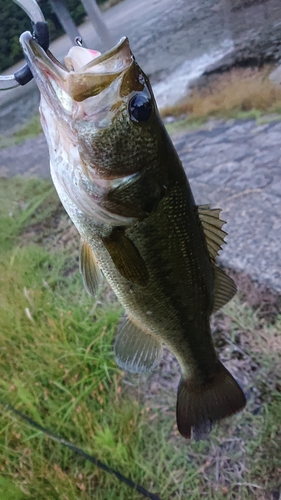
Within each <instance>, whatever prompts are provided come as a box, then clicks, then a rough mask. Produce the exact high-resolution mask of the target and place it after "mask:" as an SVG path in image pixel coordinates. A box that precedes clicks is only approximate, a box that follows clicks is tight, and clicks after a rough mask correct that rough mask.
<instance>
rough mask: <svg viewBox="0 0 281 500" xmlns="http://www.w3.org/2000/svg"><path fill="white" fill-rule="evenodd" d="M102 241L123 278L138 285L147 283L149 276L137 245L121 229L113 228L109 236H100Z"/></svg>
mask: <svg viewBox="0 0 281 500" xmlns="http://www.w3.org/2000/svg"><path fill="white" fill-rule="evenodd" d="M102 241H103V243H104V245H105V247H106V249H107V250H108V252H109V253H110V256H111V258H112V260H113V262H114V264H115V266H116V268H117V270H118V271H119V273H120V274H121V275H122V276H123V277H124V278H126V279H127V280H128V281H131V282H132V283H136V284H137V285H140V286H145V285H147V283H148V279H149V276H148V271H147V268H146V265H145V262H144V260H143V258H142V256H141V255H140V253H139V251H138V249H137V247H136V246H135V245H134V243H133V242H132V241H131V240H130V239H129V238H127V236H126V235H125V234H124V232H123V230H122V229H119V228H114V229H113V230H112V232H111V234H110V235H109V236H107V237H104V238H102Z"/></svg>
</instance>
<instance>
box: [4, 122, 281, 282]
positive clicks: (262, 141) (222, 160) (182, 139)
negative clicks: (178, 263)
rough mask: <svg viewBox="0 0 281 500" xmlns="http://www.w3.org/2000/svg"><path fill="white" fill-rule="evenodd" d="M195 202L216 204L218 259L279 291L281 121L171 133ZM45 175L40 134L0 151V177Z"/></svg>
mask: <svg viewBox="0 0 281 500" xmlns="http://www.w3.org/2000/svg"><path fill="white" fill-rule="evenodd" d="M174 142H175V145H176V148H177V150H178V152H179V154H180V157H181V158H182V161H183V165H184V167H185V170H186V173H187V176H188V178H189V180H190V183H191V187H192V190H193V192H194V195H195V199H196V202H197V203H198V204H205V203H211V205H212V206H213V207H220V208H222V210H223V211H222V218H223V219H224V220H226V221H227V227H226V230H227V232H228V233H229V236H228V238H227V241H228V244H227V245H226V246H225V247H224V250H223V252H222V253H221V257H220V260H221V262H222V263H223V264H224V265H226V266H229V267H231V268H233V269H236V270H240V271H244V272H246V273H247V274H249V275H250V276H251V277H252V278H253V279H255V280H257V281H262V282H265V283H266V284H267V285H268V286H269V287H271V288H273V289H275V290H277V291H279V292H281V251H280V249H281V154H280V142H281V122H271V123H266V124H263V125H259V124H257V123H256V122H255V121H234V122H233V121H232V122H227V123H224V122H209V123H208V124H206V125H205V126H204V127H202V128H201V129H200V130H196V131H190V132H185V133H181V134H178V135H176V136H175V137H174ZM15 174H21V175H26V176H30V175H38V176H40V177H48V176H49V175H50V174H49V161H48V151H47V145H46V143H45V139H44V137H43V135H41V136H39V137H38V138H36V139H33V140H27V141H25V142H24V143H23V144H21V145H18V146H13V147H11V148H8V149H4V150H2V151H0V176H7V177H9V176H13V175H15Z"/></svg>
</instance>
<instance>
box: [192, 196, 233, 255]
mask: <svg viewBox="0 0 281 500" xmlns="http://www.w3.org/2000/svg"><path fill="white" fill-rule="evenodd" d="M220 212H221V210H220V209H219V208H213V209H211V208H210V205H201V206H198V214H199V218H200V220H201V223H202V226H203V230H204V234H205V237H206V243H207V247H208V250H209V253H210V256H211V259H212V260H215V259H216V257H217V255H218V253H219V251H220V250H221V246H222V245H223V244H224V243H226V242H225V241H224V238H225V236H226V235H227V233H226V232H225V231H224V230H223V229H222V226H223V225H224V224H225V221H223V220H221V219H220V218H219V215H220Z"/></svg>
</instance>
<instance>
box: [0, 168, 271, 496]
mask: <svg viewBox="0 0 281 500" xmlns="http://www.w3.org/2000/svg"><path fill="white" fill-rule="evenodd" d="M0 200H1V202H0V203H1V206H0V214H1V215H0V227H1V239H0V269H1V273H0V304H1V307H0V341H1V358H0V401H1V414H0V429H1V431H0V450H1V451H0V498H5V499H7V500H8V499H9V495H10V497H11V498H13V500H22V499H23V498H29V499H31V500H32V499H34V500H38V498H42V499H43V500H78V499H79V500H80V499H82V500H90V499H91V498H95V499H97V500H99V499H100V500H104V499H105V498H106V499H107V500H111V499H112V500H113V499H114V500H115V499H116V498H118V499H121V500H122V499H123V500H125V499H127V498H130V499H132V500H137V499H140V498H143V497H142V496H141V495H140V494H139V493H136V492H133V491H132V490H128V487H127V486H126V485H124V484H122V483H120V482H119V481H118V480H117V479H116V478H115V477H112V476H110V475H108V474H106V473H105V472H103V471H101V470H100V469H98V468H96V467H95V466H93V465H92V464H91V463H89V462H87V461H85V460H84V459H83V458H81V457H80V456H78V455H75V454H74V453H73V452H71V451H70V450H69V449H67V448H65V447H63V446H62V445H61V444H59V443H57V442H54V441H51V440H50V438H48V437H46V436H44V435H43V434H42V433H41V432H39V431H38V430H36V429H34V428H32V427H31V426H30V425H29V424H27V423H25V422H23V421H21V420H20V419H19V418H18V417H16V416H15V415H14V414H13V413H11V412H10V411H9V410H8V409H7V408H6V407H5V406H3V405H2V403H3V402H4V403H8V404H11V405H13V406H15V407H16V408H17V409H18V410H20V411H21V412H23V413H25V414H26V415H28V416H30V417H31V418H33V419H35V420H36V421H37V422H38V423H39V424H41V425H43V426H46V427H48V428H49V429H51V430H52V431H53V432H54V433H56V434H59V435H60V436H61V437H63V438H64V439H66V440H69V441H71V442H73V443H74V444H76V445H77V446H79V447H81V448H82V449H84V450H85V451H87V452H88V453H90V454H92V455H95V456H96V457H98V458H99V459H101V460H103V461H104V462H106V463H107V464H108V465H110V466H112V467H114V468H115V469H118V470H119V471H120V472H121V473H123V474H124V475H126V476H129V477H131V478H132V479H133V480H134V481H136V482H137V483H139V484H142V485H143V486H145V487H146V488H147V489H149V490H151V491H155V492H157V493H158V494H159V496H160V498H161V500H168V499H169V500H170V499H172V498H174V499H183V498H189V499H193V500H199V499H201V498H202V497H204V498H207V499H210V500H211V499H212V498H216V499H218V500H220V499H223V498H226V497H227V498H229V499H232V498H233V499H243V500H245V499H246V500H247V499H254V498H255V499H265V498H267V495H269V493H270V492H272V491H275V490H277V489H278V485H279V483H280V463H281V431H280V418H281V393H280V390H281V388H280V380H279V374H280V354H281V337H280V329H281V317H280V316H278V315H277V316H276V317H274V318H270V319H263V318H262V317H261V314H260V311H259V310H258V309H257V310H256V311H253V309H251V308H250V307H249V306H248V305H247V304H245V301H244V299H243V298H242V297H241V296H240V297H238V298H236V299H235V300H233V301H232V302H231V303H230V304H229V305H228V306H227V308H226V310H225V313H224V314H223V313H222V312H220V313H218V315H217V317H216V318H215V320H214V321H215V325H216V327H215V328H214V330H215V331H214V335H215V342H216V344H217V347H218V349H219V350H220V356H221V358H222V360H223V361H227V360H228V361H227V366H228V367H230V368H231V369H232V371H233V372H234V374H236V375H237V374H240V375H241V373H242V372H243V374H244V383H245V386H246V392H247V394H248V398H249V403H248V407H247V410H246V411H244V412H243V413H242V414H240V415H238V416H236V417H234V418H232V419H229V420H226V421H225V422H223V423H221V424H220V426H218V428H217V429H216V430H214V431H213V432H212V434H211V436H210V438H209V439H208V440H207V441H202V442H199V443H195V442H192V441H191V442H186V441H185V440H183V439H182V438H181V437H180V436H179V435H178V432H177V430H176V427H175V413H174V410H175V408H174V405H175V393H174V390H172V389H169V385H168V386H167V373H168V372H165V363H166V362H167V359H168V358H167V355H166V356H165V359H166V361H164V364H163V365H162V368H160V371H159V370H157V371H156V372H155V373H154V374H153V375H152V376H150V377H147V376H143V377H139V378H138V377H137V376H131V377H128V375H125V374H124V373H123V372H121V371H120V370H119V369H118V367H117V366H116V364H115V361H114V359H113V355H112V340H113V335H114V330H115V328H116V325H117V322H118V319H119V316H120V314H121V313H122V310H121V307H120V306H119V304H118V303H117V302H116V300H115V297H114V295H113V293H112V292H111V291H110V290H109V288H108V287H107V285H106V284H104V285H103V286H102V288H101V290H100V292H99V296H98V297H97V299H96V300H94V299H93V298H92V297H89V296H88V295H87V294H86V293H85V292H84V291H83V288H82V280H81V278H80V275H79V272H78V262H77V258H78V246H79V242H78V237H77V233H76V230H75V229H73V226H72V224H71V223H70V222H69V220H68V218H67V216H66V215H65V214H64V211H63V210H62V208H61V205H60V203H59V200H58V198H57V195H56V193H55V192H54V189H53V187H52V186H51V185H50V183H49V182H47V181H39V180H34V179H33V180H32V179H31V180H24V179H23V178H20V177H18V178H14V179H10V180H9V179H3V180H2V181H1V185H0ZM222 323H223V326H222ZM161 370H164V372H163V373H164V375H165V381H166V389H165V387H162V380H161V377H160V379H159V375H158V373H160V375H161ZM176 377H177V374H176ZM172 385H175V381H174V382H173V384H172ZM7 492H9V494H8V493H7ZM268 498H269V497H268Z"/></svg>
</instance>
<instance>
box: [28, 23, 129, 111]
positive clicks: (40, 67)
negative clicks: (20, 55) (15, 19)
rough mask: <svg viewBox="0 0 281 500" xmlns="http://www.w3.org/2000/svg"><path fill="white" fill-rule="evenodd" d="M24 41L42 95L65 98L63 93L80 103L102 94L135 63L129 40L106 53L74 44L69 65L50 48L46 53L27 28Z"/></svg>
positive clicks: (68, 56)
mask: <svg viewBox="0 0 281 500" xmlns="http://www.w3.org/2000/svg"><path fill="white" fill-rule="evenodd" d="M20 43H21V46H22V49H23V52H24V55H25V58H26V60H27V62H28V65H29V67H30V69H31V71H32V73H33V76H34V78H35V80H36V83H37V85H38V87H39V90H40V92H41V94H46V93H49V92H50V87H51V88H52V91H51V93H52V94H53V97H54V94H56V95H57V97H58V98H59V100H60V101H61V99H62V92H63V93H66V95H68V96H69V97H70V98H71V99H73V100H75V101H77V102H80V101H83V100H85V99H87V98H88V97H92V96H95V95H98V94H99V93H101V92H102V91H103V90H104V89H106V88H107V87H108V86H109V85H110V84H111V83H112V82H113V81H114V80H116V78H118V77H119V76H120V75H121V74H122V73H123V72H124V71H126V70H127V69H128V68H130V66H131V65H132V63H133V60H134V58H133V55H132V52H131V50H130V46H129V40H128V38H126V37H123V38H122V39H121V40H120V42H119V43H118V44H117V45H116V46H115V47H113V48H112V49H110V50H109V51H107V52H105V53H104V54H100V52H98V51H95V50H89V49H85V48H83V47H79V46H74V47H72V48H71V49H70V50H69V52H68V54H67V56H66V57H65V66H64V65H62V64H61V63H60V62H59V61H58V60H57V59H56V58H55V56H54V55H53V54H52V53H51V52H50V51H49V50H48V51H47V52H45V51H44V50H43V49H42V47H40V45H38V43H37V42H36V41H35V40H34V38H33V37H32V35H31V33H30V32H28V31H26V32H24V33H23V34H22V35H21V37H20Z"/></svg>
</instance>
